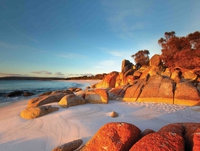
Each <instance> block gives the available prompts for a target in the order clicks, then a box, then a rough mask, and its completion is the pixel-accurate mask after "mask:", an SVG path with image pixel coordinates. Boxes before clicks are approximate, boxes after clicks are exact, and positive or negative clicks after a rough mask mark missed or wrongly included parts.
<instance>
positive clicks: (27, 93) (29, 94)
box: [23, 92, 35, 96]
mask: <svg viewBox="0 0 200 151" xmlns="http://www.w3.org/2000/svg"><path fill="white" fill-rule="evenodd" d="M32 95H35V94H34V93H31V92H24V93H23V96H32Z"/></svg>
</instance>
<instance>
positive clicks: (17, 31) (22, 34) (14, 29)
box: [2, 17, 39, 43]
mask: <svg viewBox="0 0 200 151" xmlns="http://www.w3.org/2000/svg"><path fill="white" fill-rule="evenodd" d="M2 19H3V20H4V21H5V23H6V24H7V26H8V27H10V28H11V29H12V30H13V31H14V32H15V33H17V34H18V35H21V36H23V37H24V38H26V39H28V40H30V41H32V42H35V43H39V42H38V40H36V39H34V38H32V37H30V36H27V35H26V34H24V33H22V32H20V31H19V30H17V29H16V28H15V27H14V26H13V25H12V24H11V23H10V22H8V21H7V20H6V19H5V18H3V17H2Z"/></svg>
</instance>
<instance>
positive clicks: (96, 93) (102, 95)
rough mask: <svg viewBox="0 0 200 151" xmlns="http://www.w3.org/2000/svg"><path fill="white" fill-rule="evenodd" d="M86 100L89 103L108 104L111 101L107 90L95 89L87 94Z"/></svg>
mask: <svg viewBox="0 0 200 151" xmlns="http://www.w3.org/2000/svg"><path fill="white" fill-rule="evenodd" d="M85 100H86V101H87V102H88V103H94V104H107V103H108V101H109V97H108V92H107V90H106V89H93V90H89V91H87V92H86V93H85Z"/></svg>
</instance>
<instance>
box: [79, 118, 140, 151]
mask: <svg viewBox="0 0 200 151" xmlns="http://www.w3.org/2000/svg"><path fill="white" fill-rule="evenodd" d="M140 132H141V131H140V129H139V128H137V127H136V126H135V125H133V124H129V123H124V122H116V123H107V124H105V125H104V126H102V127H101V128H100V129H99V130H98V132H97V133H96V134H95V135H94V136H93V137H92V138H91V139H90V140H89V142H88V143H87V144H86V145H85V146H84V147H83V149H82V150H81V151H94V150H109V151H111V150H113V151H128V150H129V149H130V148H131V146H132V145H133V144H134V143H135V142H136V141H137V140H138V139H139V136H140Z"/></svg>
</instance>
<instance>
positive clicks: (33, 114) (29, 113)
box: [20, 105, 59, 119]
mask: <svg viewBox="0 0 200 151" xmlns="http://www.w3.org/2000/svg"><path fill="white" fill-rule="evenodd" d="M58 109H59V108H58V107H52V106H50V105H48V106H39V107H30V108H26V109H25V110H23V111H22V112H21V113H20V116H21V117H22V118H24V119H34V118H37V117H40V116H44V115H46V114H48V113H51V112H54V111H57V110H58Z"/></svg>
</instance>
